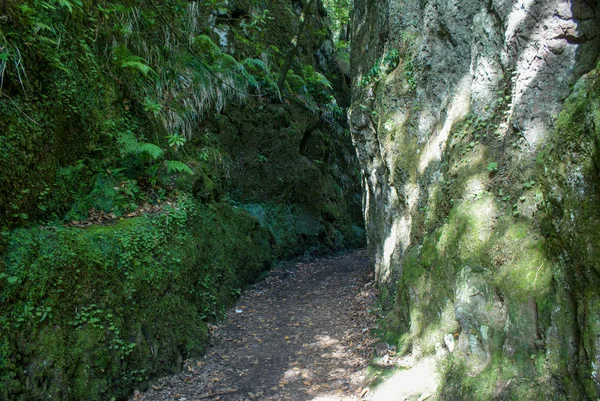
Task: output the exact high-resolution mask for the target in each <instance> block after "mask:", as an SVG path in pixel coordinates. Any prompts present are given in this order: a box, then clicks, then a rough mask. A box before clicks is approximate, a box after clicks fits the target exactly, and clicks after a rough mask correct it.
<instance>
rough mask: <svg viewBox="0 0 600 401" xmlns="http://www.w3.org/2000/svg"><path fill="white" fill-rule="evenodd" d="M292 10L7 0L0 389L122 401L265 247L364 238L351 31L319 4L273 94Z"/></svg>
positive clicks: (198, 341) (218, 311)
mask: <svg viewBox="0 0 600 401" xmlns="http://www.w3.org/2000/svg"><path fill="white" fill-rule="evenodd" d="M297 24H298V13H297V10H296V8H295V6H294V2H291V1H290V2H280V1H269V0H267V1H256V0H240V1H234V2H227V3H222V2H216V1H209V2H188V1H180V0H168V1H160V2H158V1H155V2H150V1H149V2H135V1H127V0H119V1H107V0H103V1H87V0H28V1H15V0H8V1H3V2H2V4H0V114H1V117H0V171H1V172H2V173H1V174H0V227H1V228H2V229H1V230H0V231H1V236H0V315H1V317H0V398H6V399H40V398H45V397H52V398H58V399H90V400H93V399H97V400H105V399H112V398H113V397H114V398H115V399H121V398H125V397H126V396H127V394H128V393H129V392H131V391H132V389H134V388H135V387H138V386H140V387H143V386H144V385H145V384H146V383H147V380H148V379H149V378H151V377H154V376H156V375H157V374H160V373H165V372H171V371H175V370H177V369H178V368H179V367H180V365H181V360H182V358H184V357H187V356H189V355H192V354H196V353H198V352H200V351H201V350H202V349H203V347H204V345H205V342H206V338H207V337H206V326H205V322H206V321H210V320H211V319H213V320H214V319H216V318H220V317H222V316H223V311H224V310H225V308H226V307H227V305H229V304H230V302H231V301H232V300H234V299H235V298H236V297H237V295H239V291H240V290H241V289H242V288H243V286H244V285H245V284H247V283H248V282H251V281H252V280H254V279H256V278H257V277H258V276H259V275H260V273H261V272H262V271H263V270H265V269H267V268H268V267H269V266H270V265H271V263H272V262H273V261H275V260H277V259H280V258H285V257H289V256H293V255H299V254H302V253H304V252H309V251H320V252H329V251H332V250H339V249H344V248H349V247H355V246H359V245H361V244H362V242H363V231H362V228H361V227H360V226H361V222H360V221H361V217H362V216H361V212H360V202H361V199H360V195H359V193H360V188H359V184H358V176H359V174H360V173H359V170H358V169H357V167H356V162H355V160H354V155H353V150H352V147H351V144H350V138H349V135H348V131H347V129H346V128H345V127H344V126H343V125H341V124H340V122H339V121H340V120H339V117H340V116H341V114H342V112H343V110H342V107H341V106H343V104H342V103H343V102H342V103H340V104H339V105H338V101H337V100H336V97H337V98H340V94H342V96H341V98H343V93H344V88H343V85H341V86H340V84H345V78H344V74H343V73H341V72H340V71H341V70H340V68H341V67H343V66H344V54H345V52H346V50H347V45H344V44H342V45H340V46H338V47H337V50H335V49H333V48H331V51H330V52H329V53H327V49H328V48H329V47H328V46H325V45H324V44H325V43H330V44H331V38H330V33H329V30H328V27H327V24H326V21H325V10H324V9H323V8H322V7H321V6H318V7H315V10H313V11H312V13H311V15H310V19H309V21H308V24H307V27H308V28H307V30H306V31H305V34H304V35H303V36H302V37H301V38H300V41H299V44H300V51H299V52H298V55H297V57H296V58H295V59H294V62H293V63H292V65H291V70H290V71H289V73H288V78H287V80H286V83H285V85H284V88H283V89H284V90H283V92H280V91H279V89H278V88H277V85H276V81H277V75H278V74H279V72H280V69H281V66H282V65H283V60H284V57H285V56H286V54H287V52H288V51H289V48H290V46H291V45H290V43H289V40H290V39H291V32H290V27H292V28H293V27H295V26H296V25H297ZM330 47H331V46H330ZM338 72H340V73H339V74H338ZM94 224H95V225H94Z"/></svg>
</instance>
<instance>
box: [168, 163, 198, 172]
mask: <svg viewBox="0 0 600 401" xmlns="http://www.w3.org/2000/svg"><path fill="white" fill-rule="evenodd" d="M166 165H167V172H168V173H186V174H194V171H193V170H192V169H191V168H190V166H188V165H187V164H185V163H183V162H180V161H178V160H167V163H166Z"/></svg>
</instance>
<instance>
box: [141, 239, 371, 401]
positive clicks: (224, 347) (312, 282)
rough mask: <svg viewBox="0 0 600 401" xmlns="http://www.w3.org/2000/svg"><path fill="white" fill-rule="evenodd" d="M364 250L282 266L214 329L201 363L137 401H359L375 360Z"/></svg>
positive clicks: (189, 363) (246, 294) (364, 394)
mask: <svg viewBox="0 0 600 401" xmlns="http://www.w3.org/2000/svg"><path fill="white" fill-rule="evenodd" d="M372 280H373V277H372V274H371V272H370V269H369V262H368V259H367V257H366V253H365V251H358V252H353V253H349V254H346V255H343V256H338V257H334V258H328V259H317V260H315V261H313V262H311V263H288V264H287V265H285V264H284V265H280V266H279V267H278V268H277V269H275V270H274V271H272V272H271V273H270V274H269V277H268V278H267V279H266V280H264V281H262V282H260V283H258V284H256V285H254V286H252V287H251V288H250V289H249V290H247V291H245V292H244V293H243V294H242V297H241V298H240V300H239V302H238V303H237V305H236V306H235V307H234V308H232V309H231V310H230V311H229V313H228V318H227V319H226V321H225V322H224V323H222V324H220V325H218V326H211V334H212V345H211V346H210V348H209V349H208V350H207V353H206V355H205V356H204V357H202V358H200V359H197V360H188V361H185V363H184V368H183V371H182V373H180V374H178V375H175V376H170V377H165V378H163V379H160V380H158V381H157V382H155V384H154V385H153V386H152V387H151V388H150V389H149V390H148V391H147V392H145V393H138V392H136V394H135V395H134V396H133V399H134V400H135V401H141V400H144V401H166V400H177V401H196V400H221V401H241V400H265V401H270V400H294V401H296V400H297V401H303V400H315V401H317V400H360V399H362V398H363V397H368V395H367V389H366V384H365V375H366V373H365V372H366V367H367V365H368V363H369V361H370V359H371V357H372V355H373V342H374V339H372V338H370V331H371V330H370V329H371V328H373V326H374V320H375V316H374V315H373V314H370V313H369V309H370V308H371V307H372V305H373V302H374V301H375V298H376V294H375V289H374V287H373V281H372Z"/></svg>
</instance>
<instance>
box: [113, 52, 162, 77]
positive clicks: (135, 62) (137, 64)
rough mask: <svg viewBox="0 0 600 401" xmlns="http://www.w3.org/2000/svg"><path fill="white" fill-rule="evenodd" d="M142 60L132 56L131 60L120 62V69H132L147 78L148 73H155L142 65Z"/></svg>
mask: <svg viewBox="0 0 600 401" xmlns="http://www.w3.org/2000/svg"><path fill="white" fill-rule="evenodd" d="M140 60H141V61H140ZM143 60H144V59H143V58H141V57H135V56H133V57H132V58H131V59H127V60H124V61H122V62H121V67H123V68H133V69H134V70H138V71H139V72H141V73H142V74H144V75H145V76H148V74H150V73H155V72H154V70H153V69H152V67H150V66H148V65H146V64H144V63H143V62H142V61H143ZM155 74H156V73H155Z"/></svg>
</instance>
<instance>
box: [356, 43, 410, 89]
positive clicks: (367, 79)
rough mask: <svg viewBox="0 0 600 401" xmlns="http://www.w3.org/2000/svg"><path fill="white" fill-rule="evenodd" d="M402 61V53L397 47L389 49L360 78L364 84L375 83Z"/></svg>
mask: <svg viewBox="0 0 600 401" xmlns="http://www.w3.org/2000/svg"><path fill="white" fill-rule="evenodd" d="M399 62H400V53H399V52H398V50H397V49H392V50H389V51H387V52H386V53H385V54H384V55H383V57H381V58H380V59H378V60H377V61H376V62H375V64H374V65H373V67H372V68H371V69H370V70H369V72H368V73H367V74H365V75H364V76H363V77H362V79H361V80H360V84H361V85H362V86H368V85H373V84H376V83H377V82H379V80H381V78H383V77H385V76H386V75H388V74H389V73H390V72H392V71H393V70H394V69H395V68H396V67H397V66H398V63H399Z"/></svg>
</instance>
